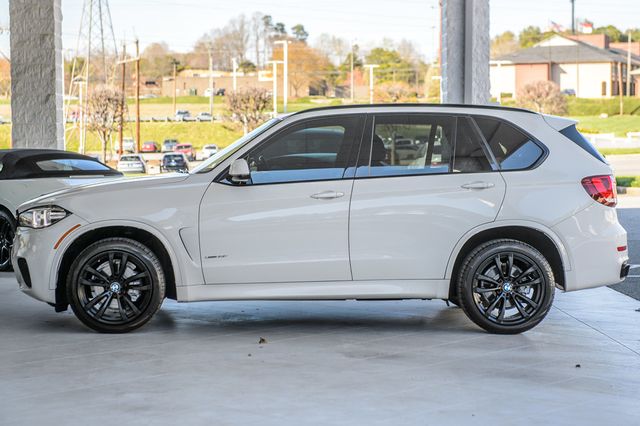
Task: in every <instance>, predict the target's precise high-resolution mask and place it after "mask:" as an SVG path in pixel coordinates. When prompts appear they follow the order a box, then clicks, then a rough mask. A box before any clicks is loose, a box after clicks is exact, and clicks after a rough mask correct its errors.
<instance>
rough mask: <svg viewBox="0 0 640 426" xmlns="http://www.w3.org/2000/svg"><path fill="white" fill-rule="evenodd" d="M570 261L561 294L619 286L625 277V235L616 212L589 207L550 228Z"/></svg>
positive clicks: (627, 257) (627, 256)
mask: <svg viewBox="0 0 640 426" xmlns="http://www.w3.org/2000/svg"><path fill="white" fill-rule="evenodd" d="M553 230H554V231H555V232H556V233H557V234H558V235H559V236H560V238H561V239H562V240H563V242H564V244H565V248H566V250H567V253H568V255H569V258H570V260H571V269H570V270H566V271H565V290H566V291H574V290H581V289H586V288H593V287H600V286H605V285H611V284H616V283H619V282H620V281H622V280H624V278H625V277H626V276H627V275H628V273H629V253H628V251H627V248H626V247H627V232H626V231H625V230H624V228H623V227H622V225H620V223H619V222H618V215H617V213H616V210H615V209H613V208H610V207H605V206H602V205H600V204H595V203H594V204H593V205H591V206H589V207H587V208H586V209H584V210H582V211H580V212H579V213H577V214H575V215H574V216H572V217H570V218H568V219H566V220H564V221H562V222H560V223H559V224H557V225H556V226H554V227H553Z"/></svg>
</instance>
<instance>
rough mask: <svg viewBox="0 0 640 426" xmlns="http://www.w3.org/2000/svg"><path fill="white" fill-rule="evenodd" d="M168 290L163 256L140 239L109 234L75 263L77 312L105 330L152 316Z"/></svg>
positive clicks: (130, 326) (72, 279)
mask: <svg viewBox="0 0 640 426" xmlns="http://www.w3.org/2000/svg"><path fill="white" fill-rule="evenodd" d="M164 295H165V278H164V273H163V270H162V267H161V266H160V261H159V260H158V258H157V257H156V256H155V254H154V253H153V252H152V251H151V250H150V249H149V248H147V247H146V246H144V245H142V244H141V243H139V242H137V241H134V240H130V239H126V238H109V239H105V240H101V241H98V242H97V243H94V244H92V245H91V246H89V247H88V248H87V249H85V250H84V251H83V252H82V253H81V254H80V256H78V258H77V260H76V261H75V262H74V264H73V266H72V267H71V271H70V275H69V277H68V282H67V297H68V300H69V302H70V304H71V307H72V309H73V311H74V313H75V314H76V316H77V317H78V318H79V319H80V320H81V321H82V322H83V323H84V324H85V325H87V326H89V327H91V328H93V329H94V330H96V331H100V332H106V333H124V332H128V331H131V330H134V329H136V328H138V327H140V326H142V325H144V324H145V323H146V322H147V321H149V320H150V319H151V317H152V316H153V315H154V314H155V313H156V311H157V310H158V309H159V308H160V305H161V304H162V301H163V299H164Z"/></svg>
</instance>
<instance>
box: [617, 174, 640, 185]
mask: <svg viewBox="0 0 640 426" xmlns="http://www.w3.org/2000/svg"><path fill="white" fill-rule="evenodd" d="M616 183H617V185H618V186H626V187H629V186H630V187H633V188H640V176H617V177H616Z"/></svg>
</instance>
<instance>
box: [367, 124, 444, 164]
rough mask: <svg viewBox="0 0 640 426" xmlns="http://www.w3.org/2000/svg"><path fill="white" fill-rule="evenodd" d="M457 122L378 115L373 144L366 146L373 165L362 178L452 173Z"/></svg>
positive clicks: (374, 127)
mask: <svg viewBox="0 0 640 426" xmlns="http://www.w3.org/2000/svg"><path fill="white" fill-rule="evenodd" d="M454 123H455V119H453V118H451V117H444V116H435V115H422V114H421V115H418V114H412V115H405V114H403V115H386V116H384V115H383V116H376V118H375V122H374V125H373V133H372V135H371V141H370V143H368V144H366V145H364V146H363V149H368V151H369V152H368V158H369V163H368V164H367V163H365V164H366V166H365V167H360V168H359V169H358V176H394V175H405V174H433V173H448V172H449V168H450V163H451V154H452V151H453V149H452V147H453V144H452V134H453V132H452V129H453V126H454ZM361 157H362V155H361ZM359 164H362V163H361V162H359ZM367 166H368V167H367Z"/></svg>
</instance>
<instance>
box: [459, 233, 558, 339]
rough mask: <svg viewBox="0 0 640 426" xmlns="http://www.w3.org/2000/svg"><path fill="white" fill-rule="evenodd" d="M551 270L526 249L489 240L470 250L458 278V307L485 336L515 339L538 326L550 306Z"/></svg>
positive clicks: (514, 243)
mask: <svg viewBox="0 0 640 426" xmlns="http://www.w3.org/2000/svg"><path fill="white" fill-rule="evenodd" d="M554 291H555V281H554V277H553V272H552V270H551V265H549V262H548V261H547V260H546V259H545V257H544V256H543V255H542V254H541V253H540V252H539V251H538V250H536V249H535V248H533V247H532V246H530V245H528V244H525V243H523V242H521V241H516V240H494V241H490V242H488V243H485V244H483V245H481V246H479V247H478V248H476V249H475V250H473V251H472V252H471V253H470V254H469V255H468V256H467V257H466V259H465V261H464V262H463V265H462V268H461V270H460V275H459V276H458V297H459V299H460V306H461V307H462V309H463V310H464V312H465V313H466V314H467V316H468V317H469V318H470V319H471V320H472V321H473V322H475V323H476V324H477V325H479V326H480V327H482V328H484V329H485V330H487V331H489V332H491V333H499V334H517V333H522V332H524V331H527V330H529V329H531V328H533V327H535V326H536V325H538V324H539V323H540V322H541V321H542V320H543V319H544V317H545V316H546V315H547V313H548V312H549V309H550V308H551V304H552V302H553V295H554Z"/></svg>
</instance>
